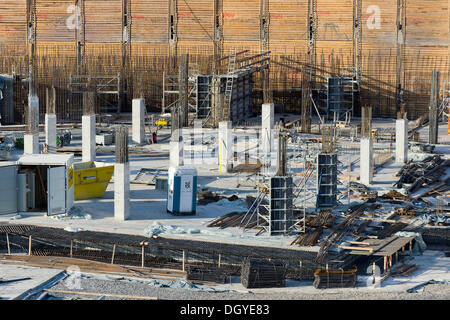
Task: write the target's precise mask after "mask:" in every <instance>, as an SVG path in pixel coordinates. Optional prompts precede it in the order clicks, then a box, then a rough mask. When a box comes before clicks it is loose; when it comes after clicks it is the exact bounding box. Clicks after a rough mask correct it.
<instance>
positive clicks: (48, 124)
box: [45, 113, 56, 153]
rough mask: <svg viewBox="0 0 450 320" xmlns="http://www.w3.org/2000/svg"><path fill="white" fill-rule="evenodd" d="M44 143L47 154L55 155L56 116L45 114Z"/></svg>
mask: <svg viewBox="0 0 450 320" xmlns="http://www.w3.org/2000/svg"><path fill="white" fill-rule="evenodd" d="M45 143H46V144H47V152H48V153H56V114H48V113H46V114H45Z"/></svg>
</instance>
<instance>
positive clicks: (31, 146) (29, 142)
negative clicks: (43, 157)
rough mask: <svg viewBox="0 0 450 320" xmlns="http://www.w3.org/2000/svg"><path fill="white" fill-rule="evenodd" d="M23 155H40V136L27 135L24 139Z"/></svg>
mask: <svg viewBox="0 0 450 320" xmlns="http://www.w3.org/2000/svg"><path fill="white" fill-rule="evenodd" d="M23 151H24V152H23V153H24V154H37V153H39V134H25V135H24V137H23Z"/></svg>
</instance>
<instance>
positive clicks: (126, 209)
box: [114, 162, 130, 221]
mask: <svg viewBox="0 0 450 320" xmlns="http://www.w3.org/2000/svg"><path fill="white" fill-rule="evenodd" d="M129 217H130V163H129V162H125V163H117V162H116V163H115V164H114V218H115V219H116V220H120V221H125V220H127V219H128V218H129Z"/></svg>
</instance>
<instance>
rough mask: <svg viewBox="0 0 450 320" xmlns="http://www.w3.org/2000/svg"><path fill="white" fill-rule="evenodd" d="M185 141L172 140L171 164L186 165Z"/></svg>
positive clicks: (176, 165)
mask: <svg viewBox="0 0 450 320" xmlns="http://www.w3.org/2000/svg"><path fill="white" fill-rule="evenodd" d="M183 150H184V143H183V141H170V166H171V167H180V166H183V165H184V158H183Z"/></svg>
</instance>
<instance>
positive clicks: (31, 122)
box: [25, 95, 39, 134]
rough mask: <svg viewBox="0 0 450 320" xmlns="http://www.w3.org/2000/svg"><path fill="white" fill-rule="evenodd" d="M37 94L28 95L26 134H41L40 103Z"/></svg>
mask: <svg viewBox="0 0 450 320" xmlns="http://www.w3.org/2000/svg"><path fill="white" fill-rule="evenodd" d="M35 99H37V96H32V95H29V96H28V106H27V112H26V116H25V121H26V124H27V125H26V128H25V132H26V134H39V103H38V102H36V101H35Z"/></svg>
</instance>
